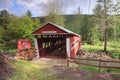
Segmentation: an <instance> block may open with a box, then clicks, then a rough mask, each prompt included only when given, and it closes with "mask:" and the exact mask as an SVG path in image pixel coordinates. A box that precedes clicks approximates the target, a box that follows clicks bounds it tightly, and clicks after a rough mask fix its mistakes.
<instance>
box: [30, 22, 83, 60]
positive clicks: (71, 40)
mask: <svg viewBox="0 0 120 80" xmlns="http://www.w3.org/2000/svg"><path fill="white" fill-rule="evenodd" d="M32 34H33V35H34V36H35V39H34V42H35V48H36V49H37V56H38V57H42V56H44V55H45V54H47V53H50V52H52V51H55V50H57V49H59V48H61V47H63V46H65V49H66V50H65V54H64V55H65V56H68V57H72V58H74V57H75V56H76V53H77V51H78V50H79V49H80V48H81V36H80V35H78V34H76V33H74V32H72V31H70V30H68V29H65V28H63V27H61V26H59V25H56V24H54V23H51V22H49V23H47V24H45V25H44V26H42V27H41V28H39V29H37V30H36V31H34V32H33V33H32Z"/></svg>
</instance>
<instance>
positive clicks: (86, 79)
mask: <svg viewBox="0 0 120 80" xmlns="http://www.w3.org/2000/svg"><path fill="white" fill-rule="evenodd" d="M32 62H34V63H36V64H44V65H48V66H49V67H47V68H44V69H42V70H43V72H45V73H44V74H48V73H49V74H48V76H50V77H52V78H53V77H55V80H120V74H118V75H117V74H111V73H107V72H106V73H103V72H97V71H90V70H83V69H80V68H77V65H76V64H72V63H70V67H66V60H65V59H51V58H36V59H34V60H33V61H32Z"/></svg>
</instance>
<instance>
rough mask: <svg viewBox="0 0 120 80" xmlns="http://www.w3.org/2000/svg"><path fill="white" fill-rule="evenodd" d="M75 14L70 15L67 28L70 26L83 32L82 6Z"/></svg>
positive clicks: (71, 28)
mask: <svg viewBox="0 0 120 80" xmlns="http://www.w3.org/2000/svg"><path fill="white" fill-rule="evenodd" d="M74 13H75V15H71V16H69V18H70V19H68V20H67V21H66V25H67V26H66V28H69V29H70V30H71V31H73V32H75V33H77V34H81V27H82V25H81V24H82V20H83V16H82V15H81V9H80V6H79V7H78V8H77V10H75V12H74Z"/></svg>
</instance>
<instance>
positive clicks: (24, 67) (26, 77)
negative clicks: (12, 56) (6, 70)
mask: <svg viewBox="0 0 120 80" xmlns="http://www.w3.org/2000/svg"><path fill="white" fill-rule="evenodd" d="M10 65H11V66H12V67H13V68H14V69H15V70H16V71H15V72H14V73H13V76H12V77H11V78H8V79H7V80H53V79H52V77H50V76H48V75H47V73H46V72H45V70H42V69H43V68H45V67H46V66H45V65H38V64H34V63H31V62H29V61H24V60H20V61H16V62H14V63H12V64H11V63H10Z"/></svg>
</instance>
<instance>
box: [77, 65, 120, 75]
mask: <svg viewBox="0 0 120 80" xmlns="http://www.w3.org/2000/svg"><path fill="white" fill-rule="evenodd" d="M78 67H79V68H82V69H85V70H91V71H99V67H94V66H86V65H79V66H78ZM100 72H109V73H114V72H116V73H120V69H113V68H100Z"/></svg>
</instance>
